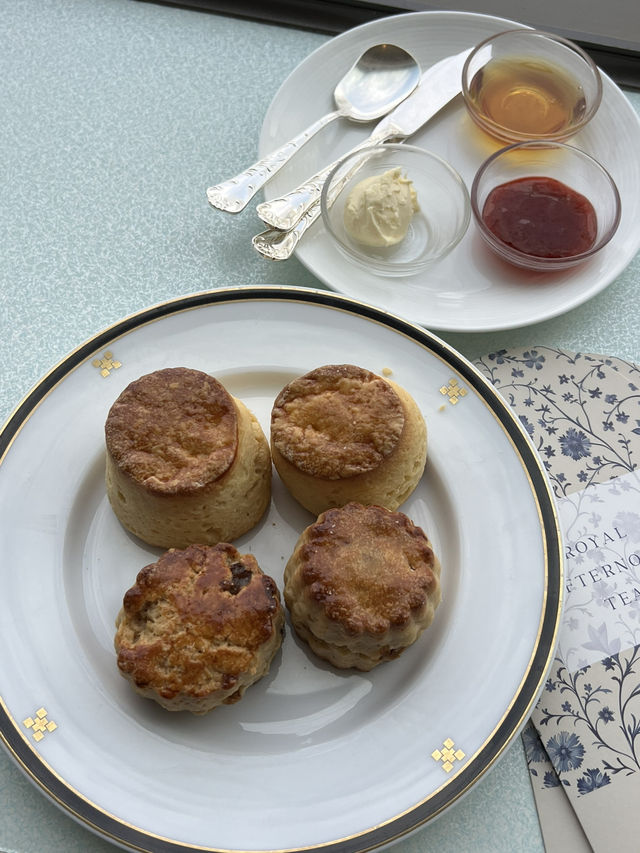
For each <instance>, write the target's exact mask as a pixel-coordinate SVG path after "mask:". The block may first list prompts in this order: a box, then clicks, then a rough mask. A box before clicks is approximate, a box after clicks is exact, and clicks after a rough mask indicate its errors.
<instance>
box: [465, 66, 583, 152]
mask: <svg viewBox="0 0 640 853" xmlns="http://www.w3.org/2000/svg"><path fill="white" fill-rule="evenodd" d="M469 94H470V96H471V99H472V100H473V101H474V103H475V107H476V110H477V111H478V114H479V116H478V118H479V120H480V123H482V124H483V126H484V127H485V129H490V128H488V127H487V125H486V124H484V122H483V119H484V121H486V122H489V123H490V124H494V125H498V126H500V127H502V128H508V129H509V130H510V131H513V132H515V133H516V134H518V135H519V136H521V137H522V136H526V137H530V138H535V137H549V136H558V135H560V134H562V132H563V131H564V130H567V129H568V128H570V127H571V126H572V125H574V124H576V122H579V121H580V119H581V118H582V116H583V115H584V112H585V109H586V104H585V97H584V92H583V90H582V87H581V86H580V84H579V83H578V82H577V81H576V80H574V79H573V77H571V76H570V75H569V74H568V73H567V72H565V71H564V70H563V69H561V68H559V67H558V66H555V65H552V64H551V63H548V62H541V61H538V60H534V59H532V60H523V59H495V60H490V61H489V62H488V63H487V64H486V65H485V66H484V67H483V68H481V69H480V70H479V71H478V72H477V73H476V74H475V75H474V77H473V79H472V80H471V83H470V85H469Z"/></svg>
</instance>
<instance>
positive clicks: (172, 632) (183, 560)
mask: <svg viewBox="0 0 640 853" xmlns="http://www.w3.org/2000/svg"><path fill="white" fill-rule="evenodd" d="M116 626H117V630H116V635H115V642H114V645H115V649H116V652H117V654H118V668H119V670H120V672H121V674H122V675H123V676H124V677H125V678H126V679H127V680H128V681H130V682H131V684H132V685H133V687H134V689H135V690H136V691H137V692H138V693H140V694H141V695H142V696H146V697H148V698H149V699H154V700H155V701H156V702H158V703H159V704H160V705H162V706H163V707H164V708H167V709H168V710H169V711H191V712H192V713H194V714H204V713H206V712H207V711H210V710H212V709H213V708H215V707H217V706H218V705H230V704H232V703H234V702H237V701H238V700H239V699H241V698H242V695H243V694H244V692H245V690H246V689H247V687H249V685H251V684H253V683H254V682H256V681H258V679H260V678H262V676H264V675H265V674H266V673H267V672H268V670H269V666H270V664H271V661H272V660H273V657H274V655H275V653H276V652H277V651H278V649H279V648H280V645H281V643H282V634H283V631H284V610H283V607H282V604H281V602H280V593H279V592H278V589H277V587H276V584H275V582H274V581H273V579H272V578H270V577H269V576H268V575H265V574H264V573H263V572H262V571H261V569H260V567H259V566H258V563H257V562H256V560H255V558H254V557H253V556H252V555H250V554H244V555H243V554H239V553H238V551H237V550H236V549H235V548H234V547H233V545H230V544H228V543H220V544H218V545H213V546H211V545H208V546H206V545H191V546H190V547H189V548H186V549H184V550H182V551H179V550H175V549H171V550H169V551H167V552H166V553H165V554H163V555H162V556H161V557H160V559H159V560H158V561H157V562H156V563H152V564H151V565H149V566H146V567H145V568H144V569H142V570H141V571H140V572H139V573H138V577H137V579H136V583H135V584H134V586H132V587H131V589H129V590H128V591H127V592H126V593H125V596H124V599H123V605H122V609H121V610H120V613H119V615H118V618H117V620H116Z"/></svg>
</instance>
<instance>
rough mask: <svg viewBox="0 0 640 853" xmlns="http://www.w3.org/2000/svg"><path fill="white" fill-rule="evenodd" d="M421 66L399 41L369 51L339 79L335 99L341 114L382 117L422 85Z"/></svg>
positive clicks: (360, 118) (368, 118)
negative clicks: (419, 83) (420, 82)
mask: <svg viewBox="0 0 640 853" xmlns="http://www.w3.org/2000/svg"><path fill="white" fill-rule="evenodd" d="M419 80H420V66H419V65H418V63H417V62H416V60H415V59H414V58H413V57H412V56H411V54H410V53H407V51H406V50H403V49H402V48H401V47H398V46H397V45H395V44H376V45H374V46H373V47H370V48H369V49H368V50H366V51H365V52H364V53H363V54H362V56H360V58H359V59H358V60H357V61H356V62H355V63H354V64H353V65H352V66H351V68H350V69H349V70H348V71H347V73H346V74H345V75H344V77H343V78H342V79H341V80H340V81H339V82H338V84H337V86H336V88H335V90H334V93H333V99H334V101H335V103H336V106H337V107H338V110H337V111H338V113H339V114H340V115H341V116H344V117H345V118H349V119H351V120H352V121H365V122H366V121H373V120H374V119H377V118H382V116H384V115H386V114H387V113H388V112H390V111H391V110H392V109H394V108H395V107H397V105H398V104H399V103H400V102H401V101H403V100H404V99H405V98H406V97H407V96H408V95H409V94H410V93H411V92H413V90H414V89H415V87H416V86H417V85H418V82H419Z"/></svg>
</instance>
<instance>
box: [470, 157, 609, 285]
mask: <svg viewBox="0 0 640 853" xmlns="http://www.w3.org/2000/svg"><path fill="white" fill-rule="evenodd" d="M471 209H472V212H473V218H474V221H475V223H476V226H477V228H478V230H479V232H480V235H481V237H482V238H483V239H484V240H485V242H486V243H487V244H488V246H489V247H490V248H491V249H492V250H493V251H494V252H495V253H496V254H497V255H498V256H499V257H501V258H502V259H503V260H505V261H508V262H509V263H511V264H514V265H515V266H518V267H521V268H524V269H528V270H539V271H550V270H563V269H567V268H569V267H573V266H575V265H576V264H580V263H583V262H585V261H587V260H588V259H590V258H592V257H593V256H594V255H595V254H596V253H597V252H599V251H600V250H601V249H603V248H604V246H606V245H607V243H608V242H609V241H610V240H611V238H612V237H613V235H614V234H615V232H616V229H617V228H618V225H619V223H620V215H621V206H620V194H619V193H618V189H617V187H616V184H615V182H614V180H613V178H612V177H611V175H610V174H609V172H608V171H607V170H606V169H605V168H604V166H603V165H602V164H601V163H599V162H598V161H597V160H596V159H595V158H594V157H592V156H591V155H590V154H587V153H586V152H585V151H582V150H580V149H579V148H576V147H575V146H573V145H568V144H567V143H564V142H550V141H548V140H542V141H537V140H533V141H531V140H530V141H528V142H518V143H514V144H512V145H508V146H506V147H505V148H501V149H500V150H499V151H496V152H495V153H494V154H492V155H491V156H490V157H489V158H488V159H487V160H485V162H484V163H483V164H482V165H481V166H480V168H479V170H478V171H477V173H476V176H475V178H474V180H473V184H472V186H471Z"/></svg>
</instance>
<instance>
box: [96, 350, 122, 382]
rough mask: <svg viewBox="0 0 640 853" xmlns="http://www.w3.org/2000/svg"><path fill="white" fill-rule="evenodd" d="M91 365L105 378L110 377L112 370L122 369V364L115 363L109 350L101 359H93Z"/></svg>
mask: <svg viewBox="0 0 640 853" xmlns="http://www.w3.org/2000/svg"><path fill="white" fill-rule="evenodd" d="M91 364H92V365H93V366H94V367H97V368H98V370H99V371H100V375H101V376H103V377H105V378H106V377H107V376H110V375H111V371H112V370H117V369H118V368H119V367H122V362H120V361H116V359H115V358H114V357H113V353H112V352H111V351H110V350H107V352H105V354H104V355H103V356H102V357H101V358H94V359H93V361H92V362H91Z"/></svg>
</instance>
